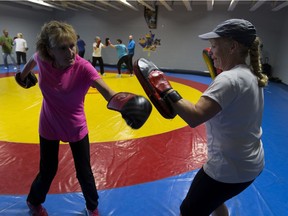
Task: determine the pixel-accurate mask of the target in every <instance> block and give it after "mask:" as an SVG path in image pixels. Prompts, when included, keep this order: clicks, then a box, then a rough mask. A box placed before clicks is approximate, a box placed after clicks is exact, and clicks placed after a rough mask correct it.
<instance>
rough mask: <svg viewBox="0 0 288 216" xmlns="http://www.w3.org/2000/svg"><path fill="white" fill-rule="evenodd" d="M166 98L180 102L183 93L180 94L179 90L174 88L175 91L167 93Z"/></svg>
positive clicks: (173, 101)
mask: <svg viewBox="0 0 288 216" xmlns="http://www.w3.org/2000/svg"><path fill="white" fill-rule="evenodd" d="M164 99H168V100H169V101H170V102H172V103H176V102H178V101H179V100H181V99H182V97H181V95H180V94H179V93H178V92H177V91H175V90H173V91H171V92H169V93H167V94H166V95H165V97H164Z"/></svg>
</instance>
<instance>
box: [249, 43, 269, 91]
mask: <svg viewBox="0 0 288 216" xmlns="http://www.w3.org/2000/svg"><path fill="white" fill-rule="evenodd" d="M249 55H250V64H251V67H252V72H253V74H254V75H255V76H256V77H257V78H258V86H259V87H265V86H266V85H267V84H268V77H267V76H266V75H265V74H263V73H262V64H261V61H260V39H259V38H258V37H257V38H256V39H255V40H254V42H253V44H252V45H251V47H250V48H249Z"/></svg>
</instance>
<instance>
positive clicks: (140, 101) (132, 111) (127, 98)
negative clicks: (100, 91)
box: [107, 92, 152, 129]
mask: <svg viewBox="0 0 288 216" xmlns="http://www.w3.org/2000/svg"><path fill="white" fill-rule="evenodd" d="M107 108H108V109H111V110H115V111H118V112H120V113H121V115H122V118H123V119H124V120H125V121H126V123H127V125H129V126H130V127H131V128H133V129H139V128H140V127H142V125H143V124H144V123H145V122H146V120H147V119H148V117H149V115H150V113H151V111H152V105H151V103H150V102H149V101H148V100H147V99H146V98H145V97H142V96H139V95H135V94H132V93H128V92H120V93H117V94H115V95H114V96H113V97H112V98H111V99H110V100H109V102H108V104H107Z"/></svg>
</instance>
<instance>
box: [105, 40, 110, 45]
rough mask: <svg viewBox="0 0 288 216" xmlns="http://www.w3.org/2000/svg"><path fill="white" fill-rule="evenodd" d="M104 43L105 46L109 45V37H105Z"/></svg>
mask: <svg viewBox="0 0 288 216" xmlns="http://www.w3.org/2000/svg"><path fill="white" fill-rule="evenodd" d="M105 45H106V46H109V45H110V39H109V38H106V39H105Z"/></svg>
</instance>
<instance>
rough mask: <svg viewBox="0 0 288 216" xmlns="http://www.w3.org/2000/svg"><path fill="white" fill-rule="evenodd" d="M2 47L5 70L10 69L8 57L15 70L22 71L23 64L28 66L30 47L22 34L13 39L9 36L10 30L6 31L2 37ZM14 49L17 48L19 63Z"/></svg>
mask: <svg viewBox="0 0 288 216" xmlns="http://www.w3.org/2000/svg"><path fill="white" fill-rule="evenodd" d="M0 45H1V47H2V56H3V62H4V69H6V70H8V68H9V64H8V56H9V57H10V59H11V61H12V64H13V67H14V70H20V65H21V63H23V64H26V62H27V60H26V59H27V57H26V52H27V50H28V46H27V41H26V40H25V39H24V37H23V34H22V33H18V34H17V36H16V37H14V38H13V39H12V37H10V36H9V32H8V30H7V29H4V30H3V35H2V36H1V37H0ZM13 47H15V52H16V58H17V63H16V61H15V58H14V53H13Z"/></svg>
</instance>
